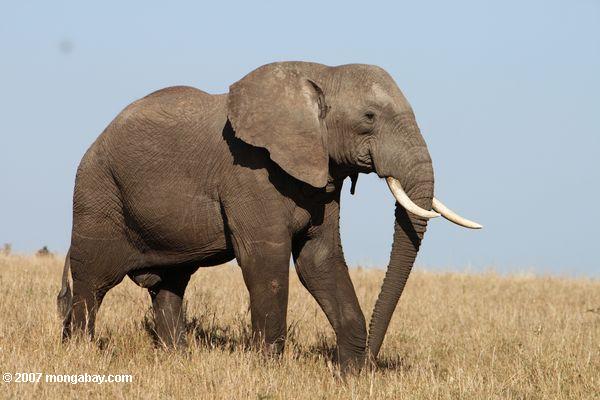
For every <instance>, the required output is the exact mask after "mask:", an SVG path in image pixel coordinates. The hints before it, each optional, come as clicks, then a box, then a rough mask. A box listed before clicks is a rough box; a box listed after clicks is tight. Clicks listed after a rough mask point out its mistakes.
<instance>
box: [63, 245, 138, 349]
mask: <svg viewBox="0 0 600 400" xmlns="http://www.w3.org/2000/svg"><path fill="white" fill-rule="evenodd" d="M116 243H117V242H116V241H115V242H113V243H108V242H107V243H105V244H104V246H102V247H100V246H98V247H95V246H92V245H90V244H89V243H86V244H87V246H86V247H85V248H86V249H87V251H86V252H85V253H81V252H79V251H78V250H79V248H80V247H81V246H77V245H76V246H71V258H70V263H71V275H72V278H73V293H72V299H71V307H70V312H69V313H68V314H67V315H66V317H65V318H64V322H63V340H66V339H69V338H70V337H71V336H88V337H90V338H93V336H94V328H95V323H96V315H97V313H98V309H99V308H100V305H101V304H102V300H103V299H104V296H105V295H106V293H107V292H108V291H109V290H110V289H112V288H113V287H115V286H116V285H117V284H119V283H120V282H121V281H122V280H123V278H124V277H125V271H126V269H125V268H124V267H123V266H122V263H123V260H125V259H127V257H124V254H125V253H124V252H123V251H120V250H122V249H120V248H119V246H118V245H116ZM110 244H113V246H110ZM74 250H75V251H74ZM73 253H74V254H73ZM82 254H84V255H85V257H81V256H82Z"/></svg>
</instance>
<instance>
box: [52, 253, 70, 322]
mask: <svg viewBox="0 0 600 400" xmlns="http://www.w3.org/2000/svg"><path fill="white" fill-rule="evenodd" d="M70 275H71V250H70V249H69V251H68V252H67V257H66V259H65V267H64V268H63V273H62V287H61V288H60V292H58V296H56V305H57V307H58V314H59V315H60V316H61V318H62V319H63V324H64V325H65V326H66V325H67V324H69V323H70V320H71V309H72V307H73V293H72V292H71V284H70V282H69V277H70Z"/></svg>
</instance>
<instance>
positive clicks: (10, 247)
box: [1, 243, 12, 256]
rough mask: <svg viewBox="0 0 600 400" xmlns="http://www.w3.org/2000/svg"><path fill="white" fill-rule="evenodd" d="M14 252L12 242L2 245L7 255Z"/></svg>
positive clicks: (3, 252) (3, 251)
mask: <svg viewBox="0 0 600 400" xmlns="http://www.w3.org/2000/svg"><path fill="white" fill-rule="evenodd" d="M11 252H12V244H10V243H4V244H3V245H2V251H1V253H2V254H4V255H5V256H8V255H10V253H11Z"/></svg>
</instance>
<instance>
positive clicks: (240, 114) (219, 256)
mask: <svg viewBox="0 0 600 400" xmlns="http://www.w3.org/2000/svg"><path fill="white" fill-rule="evenodd" d="M370 172H375V173H377V175H378V176H380V177H382V178H383V177H388V176H391V177H394V178H396V179H398V180H399V181H400V182H401V184H402V186H403V187H404V189H405V191H406V193H407V194H408V195H409V196H410V198H411V199H412V200H413V201H414V202H415V203H416V204H417V205H419V206H420V207H422V208H424V209H426V210H429V209H431V202H432V197H433V183H434V181H433V169H432V164H431V159H430V156H429V152H428V150H427V147H426V145H425V141H424V140H423V137H422V136H421V134H420V132H419V127H418V126H417V123H416V121H415V117H414V114H413V111H412V109H411V107H410V105H409V104H408V102H407V100H406V99H405V98H404V96H403V94H402V93H401V91H400V89H399V88H398V87H397V86H396V84H395V83H394V81H393V79H392V78H391V77H390V75H389V74H387V73H386V72H385V71H384V70H382V69H381V68H378V67H375V66H371V65H343V66H338V67H328V66H325V65H320V64H313V63H303V62H284V63H274V64H269V65H265V66H263V67H260V68H258V69H257V70H255V71H253V72H252V73H250V74H249V75H247V76H245V77H244V78H242V79H241V80H240V81H238V82H236V83H235V84H233V85H232V86H231V88H230V92H229V93H228V94H222V95H210V94H207V93H205V92H202V91H200V90H198V89H194V88H191V87H171V88H167V89H163V90H159V91H157V92H155V93H152V94H150V95H148V96H146V97H144V98H142V99H140V100H138V101H136V102H134V103H133V104H131V105H129V106H128V107H127V108H125V110H123V111H122V112H121V113H120V114H119V115H118V116H117V117H116V118H115V120H114V121H112V122H111V123H110V125H109V126H108V127H107V128H106V130H105V131H104V132H103V133H102V134H101V135H100V137H99V138H98V139H97V140H96V142H95V143H94V144H93V145H92V146H91V147H90V149H89V150H88V151H87V153H86V154H85V156H84V157H83V159H82V161H81V164H80V166H79V168H78V171H77V178H76V182H75V194H74V200H73V232H72V239H71V247H70V250H69V255H68V257H67V262H66V264H65V273H64V284H63V289H62V290H61V293H60V294H59V308H60V309H61V310H62V312H63V315H64V328H63V337H64V338H68V337H70V336H71V335H72V334H73V333H81V332H87V333H88V334H92V335H93V330H94V322H95V316H96V312H97V310H98V307H99V306H100V303H101V302H102V299H103V297H104V295H105V294H106V292H107V291H108V290H109V289H111V288H112V287H114V286H115V285H117V284H118V283H119V282H121V280H122V279H123V278H125V276H129V277H130V278H131V279H132V280H133V281H135V282H136V283H137V284H138V285H140V286H142V287H146V288H148V291H149V293H150V295H151V297H152V304H153V307H154V312H155V318H156V329H157V334H158V337H159V338H160V340H161V341H163V342H164V343H165V344H167V345H170V346H178V345H183V344H184V335H183V333H184V325H185V323H184V322H185V321H184V320H183V315H182V312H181V304H182V299H183V295H184V292H185V289H186V285H187V283H188V281H189V278H190V275H191V274H192V273H194V271H196V269H197V268H198V267H206V266H212V265H217V264H221V263H224V262H226V261H229V260H232V259H233V258H236V259H237V261H238V263H239V265H240V267H241V270H242V273H243V277H244V281H245V283H246V286H247V288H248V291H249V293H250V307H251V314H252V331H253V333H254V337H255V339H256V340H258V343H260V344H261V346H262V348H263V349H264V350H265V351H266V352H267V353H279V352H281V351H282V350H283V347H284V343H285V336H286V308H287V299H288V274H289V259H290V255H292V257H293V259H294V262H295V265H296V271H297V273H298V276H299V277H300V280H301V282H302V284H303V285H304V286H305V287H306V288H307V290H308V291H309V292H310V293H311V294H312V295H313V296H314V298H315V299H316V300H317V302H318V303H319V305H320V306H321V308H322V309H323V311H324V312H325V314H326V316H327V318H328V320H329V322H330V323H331V325H332V326H333V329H334V331H335V334H336V337H337V348H338V351H337V359H338V361H339V363H340V365H341V367H342V369H343V370H348V368H351V367H358V368H360V366H361V365H363V363H364V361H365V357H366V355H367V354H368V353H370V355H371V356H372V357H375V356H376V355H377V353H378V352H379V349H380V347H381V343H382V341H383V337H384V335H385V333H386V330H387V327H388V324H389V321H390V318H391V316H392V313H393V311H394V309H395V307H396V304H397V302H398V299H399V297H400V295H401V293H402V290H403V288H404V284H405V283H406V280H407V278H408V276H409V273H410V270H411V268H412V265H413V262H414V260H415V256H416V255H417V251H418V249H419V245H420V243H421V239H422V237H423V234H424V232H425V228H426V224H427V221H426V220H424V219H421V218H419V217H416V216H414V215H412V214H411V215H409V214H407V212H406V211H405V210H404V209H403V208H402V207H400V206H398V205H396V213H395V216H394V226H395V233H394V240H393V247H392V252H391V258H390V263H389V266H388V270H387V273H386V277H385V280H384V282H383V286H382V288H381V292H380V294H379V298H378V300H377V304H376V306H375V309H374V312H373V317H372V320H371V323H370V328H369V336H368V339H367V329H366V326H365V319H364V316H363V313H362V311H361V309H360V307H359V303H358V300H357V298H356V294H355V292H354V287H353V285H352V282H351V280H350V277H349V275H348V267H347V265H346V262H345V260H344V255H343V252H342V246H341V243H340V233H339V213H340V191H341V190H342V184H343V181H344V179H345V178H347V177H356V175H357V174H358V173H370ZM382 184H384V183H383V182H382ZM391 198H392V197H391V195H390V199H391ZM69 268H70V270H71V275H72V280H73V289H72V294H71V289H70V287H69V285H68V283H67V278H68V270H69ZM367 350H368V351H367Z"/></svg>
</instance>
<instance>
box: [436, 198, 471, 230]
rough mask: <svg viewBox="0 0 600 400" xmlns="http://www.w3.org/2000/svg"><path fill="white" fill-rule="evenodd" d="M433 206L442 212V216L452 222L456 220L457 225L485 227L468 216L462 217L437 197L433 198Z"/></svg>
mask: <svg viewBox="0 0 600 400" xmlns="http://www.w3.org/2000/svg"><path fill="white" fill-rule="evenodd" d="M432 207H433V209H434V210H435V211H437V212H439V213H440V214H442V217H444V218H446V219H447V220H448V221H450V222H454V223H455V224H456V225H460V226H464V227H465V228H471V229H481V228H483V226H482V225H480V224H478V223H477V222H474V221H470V220H468V219H466V218H463V217H461V216H460V215H458V214H457V213H455V212H454V211H452V210H451V209H449V208H448V207H446V206H445V205H444V203H442V202H441V201H439V200H438V199H436V198H435V197H434V198H433V203H432Z"/></svg>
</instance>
